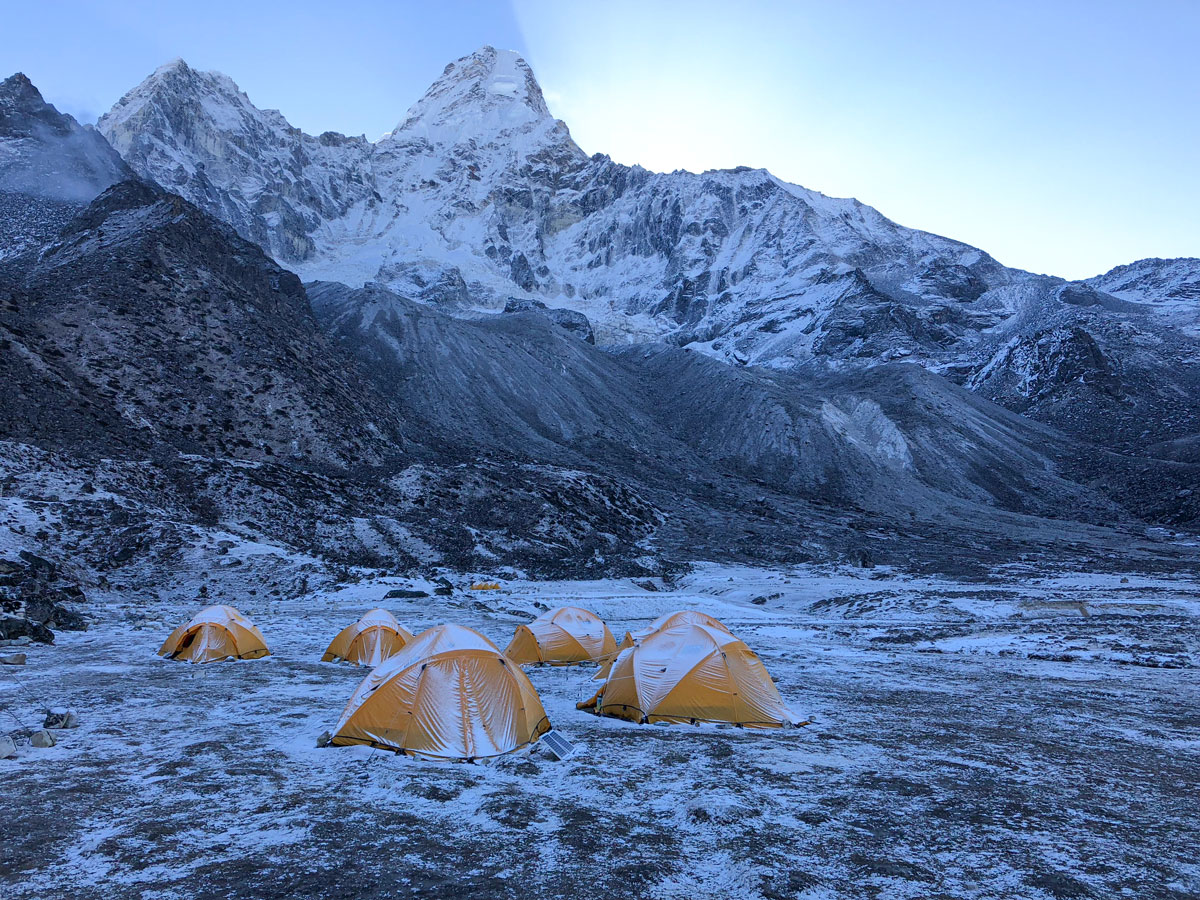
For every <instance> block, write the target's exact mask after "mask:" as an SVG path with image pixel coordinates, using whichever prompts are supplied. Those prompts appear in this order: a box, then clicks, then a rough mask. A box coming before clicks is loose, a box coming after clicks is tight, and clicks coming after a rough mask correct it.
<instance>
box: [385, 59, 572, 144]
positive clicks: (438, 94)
mask: <svg viewBox="0 0 1200 900" xmlns="http://www.w3.org/2000/svg"><path fill="white" fill-rule="evenodd" d="M553 125H554V120H553V116H551V115H550V110H549V108H548V107H547V106H546V100H545V98H544V97H543V96H542V89H541V87H540V86H539V85H538V83H537V79H536V78H535V77H534V75H533V70H532V69H530V67H529V64H528V63H527V62H525V60H524V59H522V58H521V57H520V55H519V54H517V53H516V52H515V51H512V50H497V49H495V48H494V47H482V48H481V49H479V50H477V51H475V52H474V53H472V54H471V55H470V56H464V57H463V58H462V59H459V60H456V61H454V62H452V63H450V64H449V65H448V66H446V68H445V70H444V71H443V72H442V75H441V77H440V78H438V80H437V81H435V82H434V83H433V84H432V85H431V86H430V88H429V90H427V91H426V92H425V95H424V96H423V97H422V98H421V99H420V100H418V101H417V102H416V103H415V104H413V106H412V107H411V108H410V109H409V111H408V113H407V115H405V117H404V119H403V121H401V122H400V124H399V125H397V126H396V129H395V131H393V132H392V139H395V140H406V139H407V140H419V139H424V140H428V141H429V142H430V143H434V144H446V143H457V142H459V141H462V140H464V139H474V140H476V141H477V142H478V143H480V144H483V143H490V142H494V141H496V140H497V139H499V138H501V137H503V136H506V135H509V134H511V133H512V132H525V131H530V130H533V129H540V128H546V127H553Z"/></svg>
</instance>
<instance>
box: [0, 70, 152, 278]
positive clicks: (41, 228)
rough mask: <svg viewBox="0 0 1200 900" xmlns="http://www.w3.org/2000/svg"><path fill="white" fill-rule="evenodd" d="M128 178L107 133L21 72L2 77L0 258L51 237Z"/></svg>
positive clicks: (0, 117)
mask: <svg viewBox="0 0 1200 900" xmlns="http://www.w3.org/2000/svg"><path fill="white" fill-rule="evenodd" d="M131 177H133V173H132V172H131V171H130V169H129V167H128V166H126V165H125V163H124V162H123V161H122V159H121V157H120V156H119V155H118V154H117V153H116V152H114V151H113V149H112V147H110V146H109V145H108V142H107V141H105V139H104V137H103V136H102V135H100V134H99V133H98V132H97V131H96V130H95V129H94V128H91V127H86V128H85V127H82V126H80V125H79V123H78V122H76V121H75V120H74V119H73V118H71V117H70V116H68V115H64V114H62V113H60V112H59V111H58V110H56V109H55V108H54V107H53V106H51V105H50V104H48V103H46V101H45V100H43V99H42V95H41V94H40V93H39V92H38V89H37V88H35V87H34V86H33V84H32V83H30V81H29V79H28V78H26V77H25V76H24V75H22V74H20V73H17V74H16V75H13V76H12V77H11V78H7V79H5V80H4V81H0V259H3V258H4V257H6V256H13V255H15V254H17V253H21V252H24V251H25V250H28V249H30V248H32V247H36V246H37V245H39V244H40V243H42V242H43V241H46V240H48V239H49V238H51V237H53V236H54V235H55V234H56V233H57V231H58V229H59V228H61V227H62V226H63V225H64V224H66V222H67V220H69V219H70V218H71V216H73V215H74V214H75V213H76V212H78V211H79V209H80V208H81V207H83V206H85V205H86V204H87V203H89V202H90V201H91V200H92V199H93V198H95V197H96V196H97V195H98V194H99V193H100V192H101V191H103V190H104V189H105V188H108V187H111V186H112V185H113V184H115V183H116V182H118V181H121V180H123V179H126V178H131Z"/></svg>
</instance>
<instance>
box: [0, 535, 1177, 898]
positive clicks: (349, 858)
mask: <svg viewBox="0 0 1200 900" xmlns="http://www.w3.org/2000/svg"><path fill="white" fill-rule="evenodd" d="M247 552H249V551H247ZM237 555H239V556H244V555H245V554H242V552H241V550H239V551H238V553H237ZM248 568H249V566H248ZM459 583H461V584H462V585H464V586H465V585H466V584H468V583H469V579H468V578H466V577H464V578H463V579H461V580H459ZM231 584H233V582H225V583H224V584H223V586H222V589H225V588H226V587H228V586H229V585H231ZM249 584H250V582H249V581H248V582H247V588H248V585H249ZM414 584H415V586H417V587H421V586H422V584H421V583H420V582H416V583H414V582H412V581H409V580H405V579H398V578H385V579H365V580H359V581H357V582H356V581H353V580H350V581H343V582H341V583H338V584H333V585H330V586H327V587H323V588H321V589H320V590H318V591H316V592H314V593H309V594H306V595H303V596H298V597H292V598H287V599H285V598H281V597H273V596H271V595H270V594H269V593H268V592H266V591H263V590H260V589H256V593H255V594H254V595H250V593H249V589H247V590H246V592H245V593H244V595H242V596H233V595H230V596H220V597H215V596H211V594H210V598H211V599H212V600H213V601H214V602H218V601H226V602H234V603H235V604H236V605H237V606H238V607H240V608H241V609H242V611H243V612H245V613H247V614H248V615H249V616H251V617H252V618H253V619H254V621H255V623H256V624H257V625H259V627H260V628H261V629H262V631H263V633H264V634H265V636H266V638H267V640H268V642H269V643H270V646H271V649H272V651H273V654H274V655H272V656H271V657H268V658H265V659H260V660H255V661H250V662H234V663H218V664H211V665H206V666H191V665H187V664H182V663H177V662H167V661H164V660H161V659H159V658H158V657H156V656H155V655H154V652H155V650H157V648H158V646H159V644H160V643H161V641H162V640H163V638H164V637H165V636H166V634H167V633H168V631H169V630H170V629H171V628H172V627H173V626H174V625H175V624H177V623H178V622H179V621H182V620H183V619H184V618H186V617H187V615H188V614H189V612H190V608H188V607H187V604H186V603H184V604H182V605H181V601H180V598H179V597H178V596H165V595H164V596H161V597H160V598H159V599H148V598H146V597H145V596H140V595H139V594H138V593H137V591H136V590H134V589H133V588H132V587H130V588H128V589H126V590H123V591H113V592H110V593H109V594H107V595H105V596H103V597H98V598H94V599H93V601H92V603H91V604H90V610H89V611H90V612H92V613H93V614H95V615H96V616H97V618H98V619H99V621H98V622H97V624H96V625H95V626H93V628H92V629H91V630H89V631H88V632H85V633H76V634H61V635H59V637H58V643H57V645H56V646H53V647H45V646H40V645H33V646H30V647H28V648H20V649H24V650H26V652H27V653H28V655H29V661H28V665H27V666H25V667H23V668H22V667H11V666H0V707H3V709H2V710H0V715H3V716H4V717H5V719H6V720H7V721H8V726H6V728H5V729H3V730H5V731H7V730H10V729H11V728H15V727H16V723H17V721H19V722H20V723H22V724H23V725H26V726H40V724H41V719H42V717H43V714H44V713H43V708H44V707H50V706H70V707H71V708H73V709H74V710H76V712H77V713H78V714H79V718H80V721H81V723H82V724H81V727H80V728H78V729H77V730H71V731H62V732H58V735H59V737H60V741H59V743H58V745H57V746H55V747H53V748H50V749H42V750H39V749H34V748H31V747H29V746H28V745H27V744H26V745H24V746H22V747H21V749H20V755H19V756H18V758H16V759H15V760H8V761H0V785H3V795H4V798H5V803H4V807H5V815H4V816H2V817H0V895H2V896H4V897H6V898H7V897H57V896H71V897H93V896H94V897H106V898H109V897H126V896H128V897H188V898H192V897H230V896H254V897H274V896H347V897H348V896H365V897H377V896H378V897H382V896H430V897H479V898H484V897H487V898H492V897H507V896H512V897H516V896H522V897H528V896H539V897H587V898H592V897H595V898H600V897H604V898H608V897H656V898H674V897H679V898H701V897H738V898H742V897H745V898H783V897H807V898H818V897H835V896H837V897H840V896H854V897H858V896H862V897H875V896H881V897H929V896H953V897H1005V898H1011V897H1031V898H1036V897H1045V898H1062V897H1121V896H1129V897H1180V898H1182V897H1194V896H1197V895H1198V894H1200V862H1198V861H1197V858H1196V852H1195V850H1196V847H1197V846H1200V817H1198V815H1197V803H1196V796H1197V789H1198V787H1200V784H1198V782H1200V679H1198V678H1197V671H1198V669H1197V666H1198V664H1200V644H1198V641H1197V636H1198V634H1200V628H1198V619H1197V616H1198V614H1200V593H1198V586H1197V585H1196V584H1195V583H1192V582H1188V581H1182V580H1172V579H1169V578H1148V577H1143V576H1137V575H1132V574H1131V575H1130V576H1128V578H1127V580H1126V579H1123V578H1122V577H1121V576H1115V575H1113V576H1110V575H1087V574H1060V575H1057V576H1043V577H1037V576H1035V575H1033V574H1031V573H1029V572H1023V571H1015V570H1014V571H1011V572H1006V573H1000V574H998V575H997V576H996V577H994V578H992V579H989V580H987V581H986V582H981V583H968V582H962V581H950V580H944V579H934V578H916V577H910V576H905V575H900V574H897V573H894V572H890V571H885V570H879V569H876V570H864V569H853V570H850V569H817V568H810V567H806V568H797V569H794V570H771V571H764V570H750V569H735V568H729V567H717V566H701V567H699V568H697V569H696V570H695V571H694V572H693V573H692V574H690V575H688V576H686V577H684V578H682V579H681V580H680V581H679V582H677V583H676V584H675V585H673V586H666V585H659V586H660V587H661V588H662V590H660V591H658V592H652V591H649V590H647V589H645V588H644V587H641V586H638V585H635V584H634V583H632V582H627V581H604V582H542V583H515V582H514V583H506V584H505V585H504V589H503V590H502V591H499V592H486V593H485V592H473V591H466V590H459V591H456V593H455V594H454V596H452V597H430V598H421V599H415V600H386V601H385V600H384V594H385V593H386V592H387V591H388V590H390V589H392V588H395V587H409V586H413V585H414ZM426 587H428V586H426ZM167 593H171V592H167ZM756 600H757V601H760V602H757V603H756V602H755V601H756ZM563 603H572V604H577V605H582V606H586V607H588V608H591V609H593V610H594V611H596V612H597V613H599V614H600V615H601V616H603V617H604V618H605V619H606V620H607V621H608V623H609V625H610V627H612V629H613V631H614V632H616V633H617V634H618V636H619V635H620V634H621V633H623V631H624V630H625V629H635V628H637V627H640V626H644V625H645V624H646V623H648V622H649V621H650V620H651V619H653V618H655V617H656V616H658V615H659V614H661V613H663V612H667V611H670V610H673V609H679V608H689V607H691V608H697V609H702V610H705V611H707V612H710V613H713V614H715V615H716V616H718V617H719V618H720V619H722V620H723V621H724V622H725V623H726V624H728V625H729V626H730V627H731V628H732V630H733V631H734V632H735V633H736V634H737V635H738V636H739V637H741V638H743V639H744V640H745V641H746V642H747V643H748V644H750V646H751V647H752V648H753V649H755V650H756V651H757V652H758V653H759V654H760V655H761V657H762V658H763V660H764V661H765V663H766V665H767V667H768V669H769V670H770V671H771V673H772V674H773V675H774V676H775V677H776V678H777V679H778V682H779V687H780V690H781V692H782V694H783V696H784V698H785V700H786V701H787V702H788V703H789V704H790V705H791V707H792V709H793V711H794V712H796V713H798V714H800V715H801V716H802V717H804V718H811V719H812V720H813V724H811V725H809V726H807V727H805V728H801V729H797V730H789V731H752V730H738V729H733V728H716V727H687V726H637V725H633V724H631V723H628V722H623V721H618V720H609V719H598V718H595V717H593V716H591V715H588V714H586V713H583V712H579V711H577V710H576V709H575V702H576V701H577V700H579V699H582V698H585V697H587V696H589V695H590V694H591V693H592V692H593V689H594V686H595V685H594V683H593V682H592V681H591V676H592V674H593V671H594V670H592V669H589V668H546V669H535V670H532V672H531V677H532V679H533V682H534V684H535V686H536V687H537V688H538V690H539V692H540V693H541V695H542V698H543V701H544V703H545V706H546V709H547V712H548V713H549V715H550V718H551V720H552V722H553V723H554V726H555V728H556V729H558V730H559V731H560V732H561V733H563V734H564V735H566V736H567V737H569V738H570V739H572V740H574V741H576V742H578V743H579V744H580V745H581V752H580V754H579V755H578V756H576V757H575V758H573V759H571V760H569V761H567V762H555V761H552V760H551V759H550V757H549V756H547V755H545V753H544V752H542V751H539V750H536V749H535V750H534V751H533V752H527V753H522V754H516V755H513V756H510V757H506V758H504V759H503V760H502V761H500V762H497V763H493V764H489V765H467V764H458V763H431V762H420V761H414V760H410V759H406V758H403V757H397V756H394V755H392V754H390V753H386V752H381V751H372V750H369V749H367V748H362V747H357V748H329V749H318V748H317V747H316V738H317V736H318V735H319V734H320V733H321V732H322V731H325V730H326V729H328V728H330V727H331V726H332V725H333V724H334V722H335V721H336V720H337V717H338V714H339V713H340V712H341V709H342V707H343V705H344V704H345V702H346V699H347V698H348V697H349V696H350V694H351V692H352V691H353V689H354V687H355V685H356V684H357V683H358V681H359V679H360V678H361V677H363V675H364V674H365V672H364V671H363V670H361V669H353V668H350V667H346V666H340V665H335V664H322V663H319V662H318V661H317V660H318V659H319V657H320V654H321V651H322V650H323V649H324V647H325V645H326V644H327V643H328V641H329V640H330V639H331V638H332V637H333V635H334V634H335V633H336V632H337V631H338V630H339V629H340V628H342V627H343V626H344V625H346V624H348V623H349V622H351V621H353V620H354V619H355V618H356V617H357V616H359V615H360V614H361V613H362V612H363V611H365V610H366V609H369V608H371V607H374V606H379V605H382V606H385V607H387V608H389V609H391V610H393V611H394V612H395V614H396V616H397V617H398V618H399V620H400V622H401V623H402V624H403V625H405V626H406V627H408V628H410V629H411V630H413V631H414V632H415V631H418V630H420V629H422V628H425V627H427V626H430V625H434V624H437V623H439V622H442V621H452V622H460V623H463V624H467V625H470V626H473V627H476V628H478V629H480V630H481V631H483V632H484V633H485V634H487V635H488V636H489V637H490V638H492V639H493V640H494V641H496V642H497V643H498V644H500V645H501V646H504V645H505V644H506V643H507V641H508V639H509V637H510V636H511V634H512V631H513V628H514V627H515V625H516V624H518V623H519V622H521V621H524V620H526V619H528V618H530V617H532V616H533V615H534V614H536V613H537V612H538V611H539V610H540V609H542V608H543V607H549V606H555V605H560V604H563Z"/></svg>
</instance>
